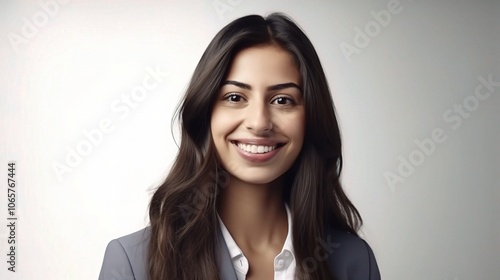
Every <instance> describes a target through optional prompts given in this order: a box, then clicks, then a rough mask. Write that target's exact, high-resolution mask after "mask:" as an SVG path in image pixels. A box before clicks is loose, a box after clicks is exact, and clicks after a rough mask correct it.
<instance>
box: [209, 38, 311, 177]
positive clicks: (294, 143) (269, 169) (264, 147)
mask: <svg viewBox="0 0 500 280" xmlns="http://www.w3.org/2000/svg"><path fill="white" fill-rule="evenodd" d="M300 86H301V78H300V74H299V71H298V69H297V66H296V65H295V63H294V61H293V58H292V57H291V56H290V54H288V53H287V52H286V51H284V50H282V49H280V48H278V47H276V46H260V47H251V48H248V49H244V50H242V51H240V52H239V53H238V54H237V55H236V56H235V58H234V60H233V63H232V65H231V68H230V69H229V73H228V75H227V77H226V79H225V81H223V83H222V87H221V88H220V91H219V95H218V98H217V100H216V102H215V105H214V108H213V112H212V119H211V132H212V137H213V141H214V143H215V147H216V150H217V154H218V157H219V160H220V161H221V163H222V165H223V168H224V169H225V170H226V171H227V172H228V173H229V174H230V175H231V176H232V177H233V179H237V180H241V181H244V182H247V183H252V184H266V183H269V182H272V181H274V180H275V179H277V178H278V177H280V176H281V175H283V174H284V173H285V172H286V171H287V170H288V169H289V168H290V167H291V166H292V164H293V163H294V161H295V159H296V158H297V156H298V154H299V153H300V150H301V148H302V143H303V140H304V124H305V112H304V104H303V99H302V92H301V90H300Z"/></svg>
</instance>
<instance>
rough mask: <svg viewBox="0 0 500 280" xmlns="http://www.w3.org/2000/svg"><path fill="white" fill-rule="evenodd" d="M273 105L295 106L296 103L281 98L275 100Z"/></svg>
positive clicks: (286, 98)
mask: <svg viewBox="0 0 500 280" xmlns="http://www.w3.org/2000/svg"><path fill="white" fill-rule="evenodd" d="M272 103H273V104H278V105H294V104H295V101H293V100H292V99H290V98H288V97H284V96H280V97H278V98H276V99H274V100H273V102H272Z"/></svg>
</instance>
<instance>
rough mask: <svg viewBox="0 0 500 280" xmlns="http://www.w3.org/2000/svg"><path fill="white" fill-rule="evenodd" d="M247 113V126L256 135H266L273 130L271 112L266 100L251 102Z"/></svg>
mask: <svg viewBox="0 0 500 280" xmlns="http://www.w3.org/2000/svg"><path fill="white" fill-rule="evenodd" d="M251 103H252V104H250V106H248V107H247V110H246V115H245V127H246V128H247V129H248V130H250V131H252V132H253V133H254V134H255V135H258V136H266V135H268V134H270V133H271V132H272V130H273V123H272V120H271V112H270V108H269V106H268V105H267V104H266V103H265V102H251Z"/></svg>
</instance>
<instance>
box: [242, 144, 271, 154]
mask: <svg viewBox="0 0 500 280" xmlns="http://www.w3.org/2000/svg"><path fill="white" fill-rule="evenodd" d="M237 146H238V148H240V149H241V150H242V151H245V152H247V153H251V154H264V153H268V152H270V151H273V150H274V149H276V146H277V145H274V146H260V145H246V144H243V143H238V144H237Z"/></svg>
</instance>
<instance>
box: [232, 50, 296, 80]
mask: <svg viewBox="0 0 500 280" xmlns="http://www.w3.org/2000/svg"><path fill="white" fill-rule="evenodd" d="M226 79H228V80H237V81H241V82H245V83H249V84H252V85H255V86H258V85H269V84H276V83H284V82H294V83H296V84H300V80H301V79H300V73H299V71H298V68H297V65H296V63H295V61H294V59H293V57H292V56H291V55H290V54H289V53H288V52H287V51H285V50H283V49H282V48H280V47H277V46H275V45H266V46H257V47H250V48H247V49H243V50H241V51H240V52H238V53H237V54H236V55H235V57H234V59H233V61H232V63H231V65H230V68H229V71H228V75H227V77H226Z"/></svg>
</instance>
